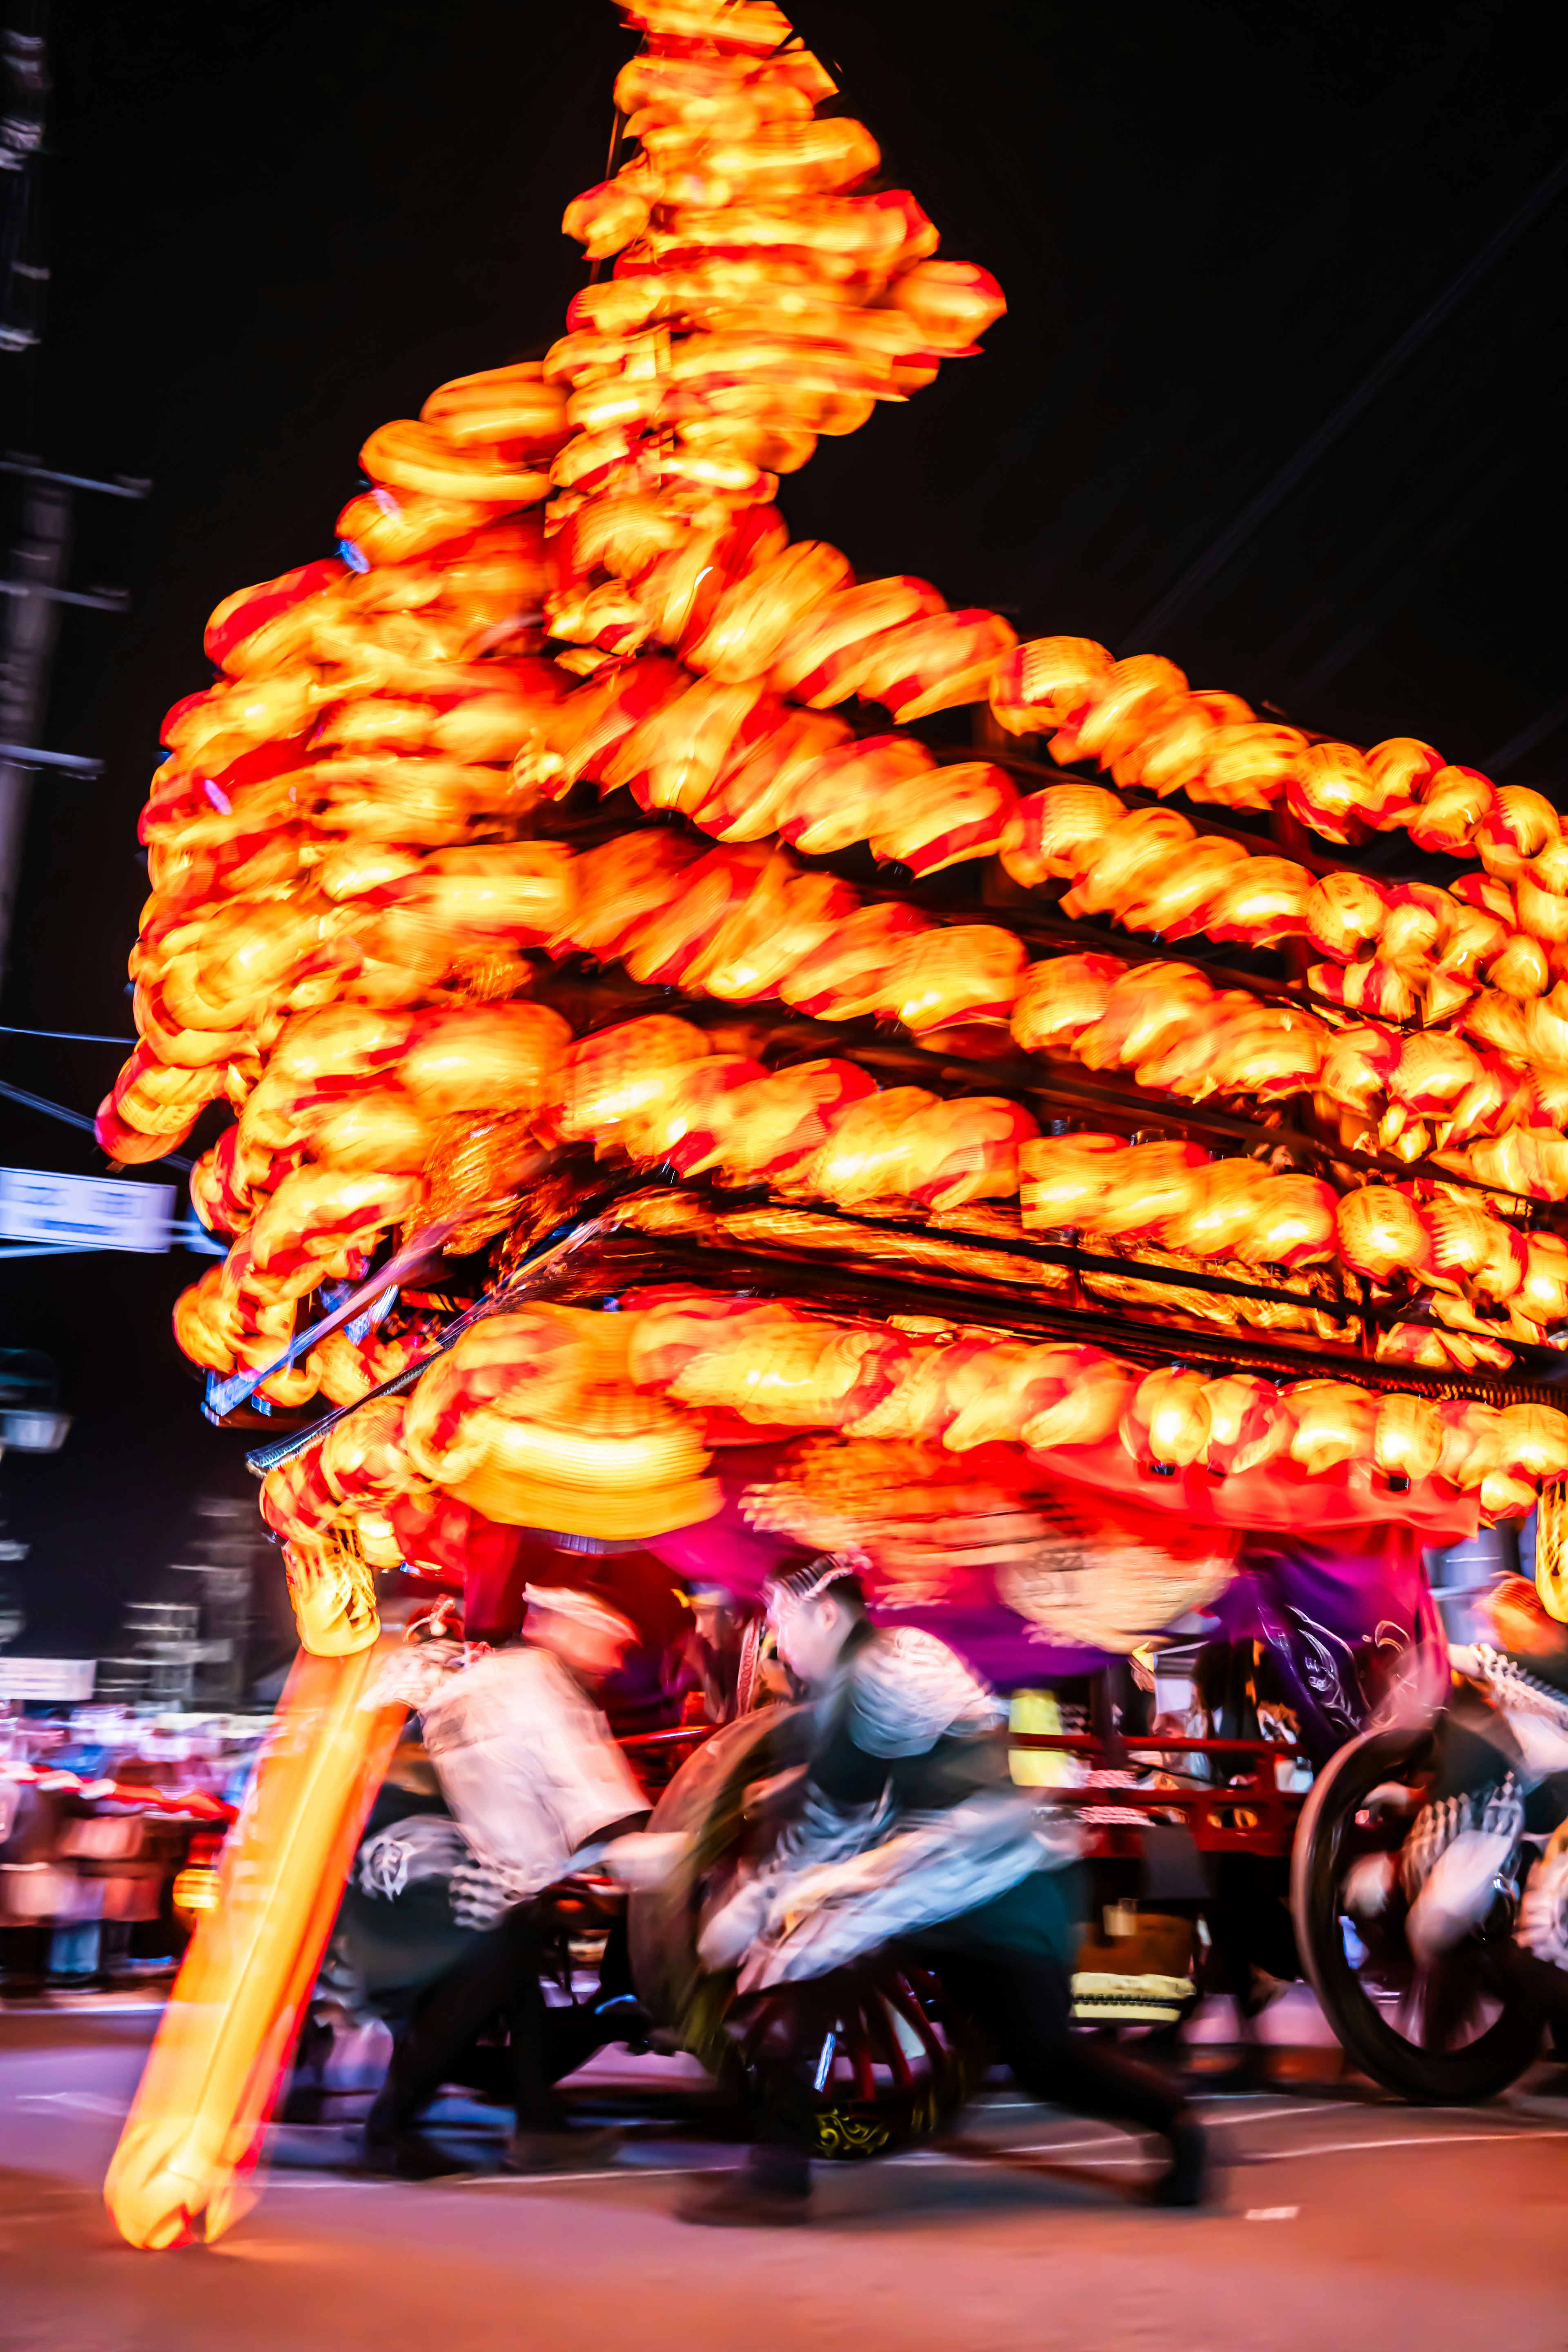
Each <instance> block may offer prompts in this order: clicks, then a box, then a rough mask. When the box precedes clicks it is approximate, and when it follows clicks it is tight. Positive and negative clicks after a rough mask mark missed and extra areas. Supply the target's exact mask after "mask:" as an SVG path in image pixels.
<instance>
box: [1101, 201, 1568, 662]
mask: <svg viewBox="0 0 1568 2352" xmlns="http://www.w3.org/2000/svg"><path fill="white" fill-rule="evenodd" d="M1564 185H1568V158H1564V160H1563V162H1562V163H1559V164H1558V165H1557V166H1556V168H1555V170H1553V171H1551V172H1549V173H1547V175H1546V177H1545V179H1544V180H1542V183H1541V184H1540V186H1539V187H1538V188H1536V189H1535V190H1534V192H1533V193H1532V194H1531V195H1529V196H1527V197H1526V198H1525V201H1524V202H1523V204H1522V205H1520V207H1519V209H1518V211H1517V212H1514V213H1512V214H1510V216H1509V218H1508V219H1507V220H1506V221H1504V223H1503V225H1502V226H1501V227H1500V228H1499V229H1497V230H1494V232H1493V234H1492V235H1491V236H1489V238H1488V239H1487V241H1486V243H1485V245H1483V246H1482V247H1481V248H1480V250H1479V253H1476V254H1473V255H1472V256H1471V257H1470V259H1469V260H1468V262H1467V263H1466V264H1465V267H1464V268H1463V269H1461V270H1460V271H1459V273H1458V277H1457V278H1451V279H1450V280H1449V282H1448V284H1447V286H1446V287H1445V288H1444V289H1443V291H1442V293H1441V294H1439V295H1438V296H1437V299H1436V301H1434V302H1430V303H1428V304H1427V306H1426V310H1423V311H1422V313H1421V315H1420V317H1419V318H1418V319H1415V320H1413V321H1412V323H1411V324H1410V325H1409V326H1408V327H1406V329H1405V332H1404V333H1403V334H1402V335H1401V336H1399V337H1398V338H1397V340H1396V341H1394V342H1393V343H1391V344H1390V345H1389V347H1388V349H1387V351H1386V352H1384V354H1383V357H1382V358H1381V359H1380V360H1379V361H1377V362H1376V363H1375V365H1373V367H1370V368H1369V369H1368V370H1367V372H1366V373H1365V375H1363V377H1362V379H1361V382H1360V383H1358V384H1357V385H1355V387H1354V388H1353V390H1352V391H1351V392H1349V393H1347V394H1346V395H1345V397H1344V398H1343V400H1342V401H1341V402H1340V404H1339V405H1338V407H1337V408H1335V409H1332V410H1331V412H1330V414H1329V415H1327V416H1326V417H1325V418H1324V419H1323V421H1322V423H1321V425H1319V426H1318V428H1317V430H1316V432H1314V433H1310V434H1309V435H1308V436H1307V438H1306V440H1305V441H1303V442H1302V443H1301V444H1300V447H1299V448H1298V449H1296V450H1295V452H1294V453H1293V454H1292V456H1291V457H1289V458H1288V459H1287V460H1286V462H1285V464H1284V465H1283V466H1281V467H1280V468H1279V472H1278V473H1277V474H1275V475H1274V477H1273V478H1272V479H1271V480H1270V481H1268V482H1266V483H1265V484H1264V486H1263V488H1261V489H1260V490H1259V491H1258V494H1257V496H1256V497H1255V498H1253V499H1249V500H1248V502H1247V505H1246V506H1245V507H1243V509H1242V510H1241V512H1240V513H1239V514H1238V515H1237V517H1236V518H1235V520H1234V521H1232V522H1231V523H1229V524H1228V525H1227V526H1226V529H1225V530H1222V531H1221V532H1220V534H1219V536H1218V538H1217V539H1215V540H1214V541H1211V542H1210V544H1209V545H1208V546H1207V547H1206V548H1205V550H1204V552H1203V553H1202V554H1201V555H1200V556H1199V557H1198V558H1197V560H1196V562H1194V563H1191V564H1189V565H1188V567H1187V569H1186V571H1185V572H1183V574H1182V576H1181V578H1180V579H1179V580H1178V581H1177V582H1176V583H1175V584H1174V586H1173V587H1172V588H1169V589H1167V590H1166V592H1165V593H1164V595H1163V596H1162V597H1161V598H1160V600H1159V602H1158V604H1153V605H1152V606H1151V607H1150V609H1149V611H1148V612H1147V613H1145V614H1144V615H1143V618H1142V620H1141V621H1140V622H1139V623H1138V625H1137V626H1136V627H1135V628H1134V629H1133V630H1131V633H1130V635H1129V640H1128V642H1129V646H1130V647H1131V650H1133V651H1138V650H1140V649H1142V647H1143V646H1146V645H1148V643H1149V642H1150V641H1151V639H1157V638H1161V637H1163V636H1164V635H1165V633H1166V631H1167V630H1168V629H1169V627H1170V625H1171V623H1172V622H1173V620H1174V619H1175V618H1176V616H1177V614H1179V613H1182V612H1184V611H1185V609H1186V607H1187V605H1188V604H1191V603H1192V600H1193V598H1194V596H1195V595H1196V594H1197V593H1199V591H1200V590H1201V589H1203V588H1206V587H1207V585H1208V583H1209V582H1210V581H1211V580H1212V579H1213V578H1214V577H1215V573H1216V572H1222V571H1223V570H1224V569H1225V567H1226V564H1227V563H1228V562H1230V560H1231V558H1232V556H1233V555H1235V554H1236V553H1237V551H1239V550H1240V549H1241V548H1243V547H1244V546H1245V545H1246V544H1247V541H1248V540H1249V539H1250V538H1251V537H1252V535H1253V533H1254V531H1255V530H1258V527H1259V526H1260V525H1261V524H1262V523H1264V522H1266V521H1267V520H1268V517H1269V516H1270V515H1271V514H1272V513H1273V512H1274V509H1276V507H1278V506H1279V505H1280V504H1281V503H1282V502H1283V500H1284V499H1287V498H1289V495H1290V493H1291V491H1292V490H1293V489H1295V488H1298V486H1299V485H1300V483H1301V482H1302V481H1303V480H1305V478H1306V477H1307V476H1308V475H1309V474H1310V472H1311V470H1312V468H1313V467H1314V466H1316V465H1317V463H1318V461H1319V459H1320V458H1321V457H1326V456H1327V454H1328V452H1329V450H1331V448H1332V447H1333V446H1334V443H1335V442H1336V441H1337V440H1339V438H1340V436H1342V434H1343V433H1345V432H1347V431H1348V430H1349V428H1350V427H1351V425H1353V424H1354V423H1355V421H1356V419H1357V417H1358V416H1360V415H1361V414H1362V412H1363V409H1366V408H1369V407H1370V406H1371V404H1372V403H1373V401H1374V400H1375V399H1376V397H1377V395H1378V394H1379V393H1380V392H1382V391H1383V390H1384V387H1385V386H1386V385H1387V384H1388V383H1391V382H1392V380H1393V379H1394V376H1395V375H1397V374H1398V373H1399V371H1400V369H1401V368H1402V367H1403V366H1404V365H1405V362H1406V361H1407V360H1409V359H1413V358H1414V357H1415V353H1416V352H1418V351H1419V350H1420V348H1421V346H1422V344H1423V343H1425V342H1426V341H1427V339H1428V338H1429V337H1430V336H1431V335H1433V334H1435V333H1436V330H1437V329H1438V328H1439V327H1440V326H1441V325H1442V323H1443V321H1444V320H1445V319H1447V317H1448V315H1449V313H1450V311H1452V310H1456V309H1457V308H1458V305H1459V303H1461V302H1462V301H1463V300H1464V299H1465V297H1466V295H1467V294H1468V293H1469V292H1470V291H1471V289H1473V288H1474V287H1476V286H1478V285H1479V283H1480V281H1481V279H1482V278H1484V277H1485V276H1486V274H1487V272H1488V270H1489V269H1490V268H1491V267H1492V265H1493V264H1494V263H1495V262H1497V261H1499V260H1500V259H1501V257H1502V256H1503V255H1504V254H1505V253H1506V252H1507V251H1508V249H1509V247H1510V246H1511V245H1513V244H1514V243H1516V242H1517V240H1518V239H1519V238H1520V237H1521V236H1523V234H1524V232H1525V230H1526V229H1527V228H1528V227H1529V226H1531V222H1532V221H1534V220H1535V219H1536V218H1537V217H1538V215H1540V214H1542V213H1543V212H1544V211H1545V210H1546V207H1547V205H1549V204H1551V202H1552V198H1553V197H1554V196H1555V195H1557V194H1559V193H1560V191H1561V190H1562V189H1563V186H1564Z"/></svg>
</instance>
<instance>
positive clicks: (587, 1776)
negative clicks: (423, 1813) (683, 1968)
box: [386, 1643, 647, 1902]
mask: <svg viewBox="0 0 1568 2352" xmlns="http://www.w3.org/2000/svg"><path fill="white" fill-rule="evenodd" d="M438 1653H444V1654H439V1655H438ZM398 1664H399V1665H402V1666H403V1667H404V1668H405V1673H404V1675H402V1676H399V1677H398V1679H399V1681H402V1682H404V1684H405V1687H402V1688H399V1689H397V1690H395V1691H393V1690H390V1689H389V1690H388V1691H387V1693H386V1696H399V1697H402V1698H404V1699H405V1703H406V1704H407V1705H409V1706H416V1707H417V1709H418V1711H419V1714H420V1717H421V1718H422V1720H423V1723H424V1727H425V1748H426V1754H427V1755H428V1757H429V1759H430V1761H431V1763H432V1764H433V1765H434V1766H435V1768H436V1774H437V1779H438V1780H439V1781H440V1783H441V1793H442V1795H443V1796H444V1797H445V1798H446V1800H447V1804H448V1805H450V1807H451V1809H452V1811H453V1813H454V1814H455V1815H456V1817H457V1819H458V1822H459V1824H460V1825H461V1827H462V1829H463V1830H464V1832H466V1834H467V1836H468V1843H469V1844H470V1845H471V1846H472V1847H473V1849H474V1851H475V1853H477V1854H478V1855H479V1857H480V1859H481V1860H482V1861H484V1862H486V1863H488V1864H490V1865H491V1867H492V1868H493V1869H495V1870H496V1871H498V1872H499V1873H500V1874H501V1876H502V1877H503V1878H504V1880H505V1882H506V1885H507V1889H508V1892H509V1893H510V1895H511V1896H512V1899H513V1900H514V1901H518V1902H521V1901H522V1900H523V1899H524V1898H525V1897H526V1896H528V1895H537V1894H538V1893H539V1891H540V1889H541V1888H542V1887H545V1886H549V1885H552V1884H553V1883H554V1881H555V1880H556V1879H558V1878H561V1877H563V1876H564V1874H566V1871H567V1870H568V1868H569V1867H570V1866H572V1864H573V1862H574V1857H575V1858H576V1859H577V1860H578V1861H579V1862H580V1861H582V1860H584V1859H586V1858H587V1857H586V1856H584V1854H583V1853H582V1851H581V1850H582V1848H583V1847H584V1845H585V1844H587V1843H589V1842H590V1841H591V1840H592V1839H593V1837H594V1833H595V1831H596V1830H604V1829H608V1828H609V1827H610V1826H611V1824H612V1823H614V1822H624V1821H625V1820H626V1816H627V1814H628V1813H645V1812H646V1811H647V1797H646V1795H645V1794H644V1793H643V1790H641V1789H640V1788H639V1786H638V1785H637V1780H636V1779H635V1777H634V1775H633V1773H632V1770H631V1767H630V1766H629V1765H628V1764H627V1762H626V1758H625V1757H624V1756H623V1755H622V1753H621V1751H620V1749H619V1748H617V1747H616V1743H615V1741H614V1739H613V1738H611V1737H610V1729H609V1726H608V1725H607V1724H606V1723H605V1718H604V1717H603V1716H602V1715H601V1714H600V1712H599V1710H598V1708H597V1707H596V1706H595V1705H594V1703H593V1701H592V1700H591V1699H590V1698H589V1697H588V1696H587V1694H586V1692H585V1691H584V1689H583V1686H582V1685H581V1684H580V1683H579V1682H578V1681H577V1680H576V1678H575V1677H574V1675H571V1674H570V1673H568V1671H567V1669H566V1668H565V1667H564V1666H563V1664H561V1662H560V1660H559V1659H557V1658H555V1657H552V1655H551V1654H550V1652H549V1651H548V1650H536V1649H532V1648H530V1647H529V1646H528V1645H527V1644H524V1645H523V1646H522V1647H521V1648H520V1649H514V1650H490V1651H486V1652H481V1653H480V1654H479V1656H478V1657H476V1658H474V1659H473V1661H472V1663H471V1664H465V1663H463V1660H462V1653H461V1652H460V1651H457V1650H455V1649H454V1648H453V1647H451V1646H449V1645H447V1644H445V1643H429V1644H428V1645H426V1648H425V1649H424V1650H422V1651H412V1652H410V1651H405V1652H403V1653H402V1654H401V1655H400V1657H399V1660H398ZM409 1669H412V1670H413V1671H412V1672H409V1671H408V1670H409ZM415 1684H417V1685H418V1686H417V1687H415V1686H414V1685H415Z"/></svg>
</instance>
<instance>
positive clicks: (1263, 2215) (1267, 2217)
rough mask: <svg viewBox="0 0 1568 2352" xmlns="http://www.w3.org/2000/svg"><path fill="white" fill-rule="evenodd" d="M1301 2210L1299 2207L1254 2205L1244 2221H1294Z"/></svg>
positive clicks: (1244, 2217)
mask: <svg viewBox="0 0 1568 2352" xmlns="http://www.w3.org/2000/svg"><path fill="white" fill-rule="evenodd" d="M1300 2210H1301V2208H1300V2206H1299V2205H1254V2206H1253V2207H1252V2209H1251V2210H1250V2211H1249V2212H1247V2213H1245V2214H1244V2215H1243V2216H1242V2219H1243V2220H1244V2221H1294V2220H1295V2219H1296V2216H1297V2214H1298V2213H1299V2212H1300Z"/></svg>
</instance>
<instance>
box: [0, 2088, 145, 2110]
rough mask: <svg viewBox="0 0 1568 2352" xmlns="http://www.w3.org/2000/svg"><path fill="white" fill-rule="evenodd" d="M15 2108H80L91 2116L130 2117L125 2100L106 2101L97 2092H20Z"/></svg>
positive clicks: (14, 2100) (14, 2102)
mask: <svg viewBox="0 0 1568 2352" xmlns="http://www.w3.org/2000/svg"><path fill="white" fill-rule="evenodd" d="M11 2104H12V2105H13V2106H15V2107H79V2108H81V2110H82V2111H83V2113H84V2114H86V2115H89V2116H128V2115H129V2114H130V2112H131V2110H130V2108H129V2106H128V2105H126V2103H125V2101H124V2100H123V2099H106V2098H104V2097H103V2096H102V2095H100V2093H99V2092H97V2091H18V2092H17V2094H16V2097H15V2098H14V2099H13V2100H12V2102H11Z"/></svg>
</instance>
